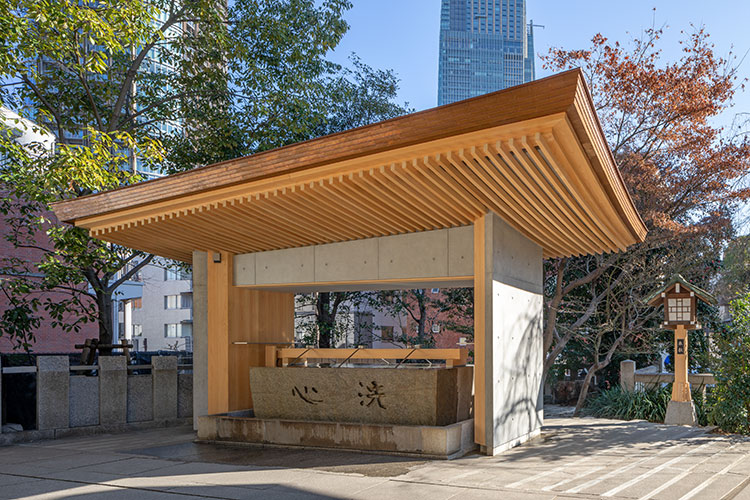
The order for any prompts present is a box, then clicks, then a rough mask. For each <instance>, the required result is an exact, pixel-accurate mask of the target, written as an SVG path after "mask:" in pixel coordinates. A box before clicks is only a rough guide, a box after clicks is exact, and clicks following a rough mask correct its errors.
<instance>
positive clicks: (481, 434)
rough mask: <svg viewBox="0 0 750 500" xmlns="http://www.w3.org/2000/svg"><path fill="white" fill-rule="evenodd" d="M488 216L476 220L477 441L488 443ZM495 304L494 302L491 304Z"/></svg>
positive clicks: (475, 335)
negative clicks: (486, 406)
mask: <svg viewBox="0 0 750 500" xmlns="http://www.w3.org/2000/svg"><path fill="white" fill-rule="evenodd" d="M486 220H487V216H486V215H483V216H481V217H479V218H478V219H477V220H475V221H474V441H475V442H476V443H477V444H479V445H481V446H485V445H486V444H487V436H486V433H485V417H486V410H485V385H486V384H485V376H486V373H485V371H486V365H485V362H486V360H485V355H486V350H485V331H486V330H485V329H486V325H485V323H486V309H487V306H488V304H487V294H486V279H487V276H486V274H487V263H486V260H485V259H486V258H487V257H486V255H485V244H486V238H487V237H486V234H485V231H486V229H485V226H486ZM489 306H490V307H492V304H489Z"/></svg>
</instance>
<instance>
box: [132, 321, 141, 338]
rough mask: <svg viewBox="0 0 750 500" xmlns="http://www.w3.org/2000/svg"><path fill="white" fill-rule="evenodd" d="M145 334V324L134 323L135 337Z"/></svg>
mask: <svg viewBox="0 0 750 500" xmlns="http://www.w3.org/2000/svg"><path fill="white" fill-rule="evenodd" d="M141 335H143V325H135V324H134V325H133V337H140V336H141Z"/></svg>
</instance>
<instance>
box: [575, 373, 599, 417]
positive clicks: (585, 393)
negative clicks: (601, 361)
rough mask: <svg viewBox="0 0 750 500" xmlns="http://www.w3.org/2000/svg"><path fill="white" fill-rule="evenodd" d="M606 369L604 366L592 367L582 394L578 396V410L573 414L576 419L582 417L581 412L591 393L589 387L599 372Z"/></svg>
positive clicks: (584, 383)
mask: <svg viewBox="0 0 750 500" xmlns="http://www.w3.org/2000/svg"><path fill="white" fill-rule="evenodd" d="M602 368H604V367H603V366H596V367H594V366H592V367H591V369H590V370H589V372H588V373H587V374H586V378H584V379H583V387H581V394H579V395H578V401H577V402H576V409H575V411H574V412H573V416H574V417H580V416H581V410H582V409H583V404H584V403H585V402H586V396H588V393H589V387H590V386H591V380H592V379H593V378H594V375H595V374H596V372H597V371H599V370H600V369H602Z"/></svg>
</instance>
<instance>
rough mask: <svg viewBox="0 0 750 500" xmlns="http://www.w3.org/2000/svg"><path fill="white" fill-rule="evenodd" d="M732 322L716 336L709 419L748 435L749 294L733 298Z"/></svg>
mask: <svg viewBox="0 0 750 500" xmlns="http://www.w3.org/2000/svg"><path fill="white" fill-rule="evenodd" d="M731 310H732V323H731V325H730V326H729V328H726V329H724V330H723V331H721V332H720V333H719V334H718V335H717V337H716V344H717V345H716V353H717V357H716V371H715V374H716V389H715V390H714V396H715V398H716V401H715V403H714V407H713V409H712V410H711V413H710V416H709V418H710V420H711V421H712V422H713V423H715V424H716V425H718V426H720V427H721V428H722V429H723V430H725V431H728V432H739V433H744V434H750V293H746V294H745V295H743V296H742V297H740V298H737V299H735V300H733V301H732V304H731Z"/></svg>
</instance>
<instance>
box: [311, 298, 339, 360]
mask: <svg viewBox="0 0 750 500" xmlns="http://www.w3.org/2000/svg"><path fill="white" fill-rule="evenodd" d="M315 306H316V310H317V311H316V312H317V316H318V318H317V319H318V347H320V348H321V349H327V348H330V347H333V346H332V345H331V344H332V343H333V326H334V325H333V322H334V321H335V319H336V318H332V317H331V294H330V293H329V292H320V293H318V298H317V300H316V304H315Z"/></svg>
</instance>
